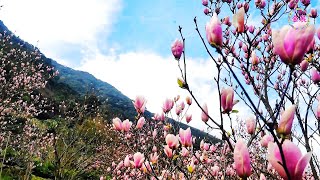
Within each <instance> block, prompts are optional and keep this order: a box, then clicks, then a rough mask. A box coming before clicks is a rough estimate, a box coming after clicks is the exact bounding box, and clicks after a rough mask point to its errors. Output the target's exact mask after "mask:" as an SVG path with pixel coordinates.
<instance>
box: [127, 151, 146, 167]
mask: <svg viewBox="0 0 320 180" xmlns="http://www.w3.org/2000/svg"><path fill="white" fill-rule="evenodd" d="M143 162H144V155H143V154H141V153H140V152H136V153H135V154H134V155H133V161H130V163H131V164H132V165H133V166H134V167H135V168H141V167H142V164H143Z"/></svg>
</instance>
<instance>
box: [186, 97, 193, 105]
mask: <svg viewBox="0 0 320 180" xmlns="http://www.w3.org/2000/svg"><path fill="white" fill-rule="evenodd" d="M186 102H187V104H188V105H189V106H190V105H191V104H192V99H191V97H190V96H187V97H186Z"/></svg>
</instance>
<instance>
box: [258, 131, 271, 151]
mask: <svg viewBox="0 0 320 180" xmlns="http://www.w3.org/2000/svg"><path fill="white" fill-rule="evenodd" d="M269 142H273V137H272V136H271V135H270V134H266V135H264V136H263V137H262V139H261V141H260V144H261V146H262V147H265V148H266V147H268V144H269Z"/></svg>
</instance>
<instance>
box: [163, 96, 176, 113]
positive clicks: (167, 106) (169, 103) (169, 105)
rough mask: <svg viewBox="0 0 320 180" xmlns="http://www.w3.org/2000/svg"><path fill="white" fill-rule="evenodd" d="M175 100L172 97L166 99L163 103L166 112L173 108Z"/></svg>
mask: <svg viewBox="0 0 320 180" xmlns="http://www.w3.org/2000/svg"><path fill="white" fill-rule="evenodd" d="M173 105H174V102H173V100H172V99H166V100H165V101H164V103H163V106H162V110H163V112H164V113H168V112H169V111H171V109H172V108H173Z"/></svg>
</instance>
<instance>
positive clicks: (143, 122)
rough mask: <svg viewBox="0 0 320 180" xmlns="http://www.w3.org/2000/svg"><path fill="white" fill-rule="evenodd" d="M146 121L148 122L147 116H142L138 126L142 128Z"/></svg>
mask: <svg viewBox="0 0 320 180" xmlns="http://www.w3.org/2000/svg"><path fill="white" fill-rule="evenodd" d="M145 122H146V120H145V118H144V117H141V118H140V119H139V120H138V122H137V125H136V128H137V129H141V128H142V127H143V125H144V124H145Z"/></svg>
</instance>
